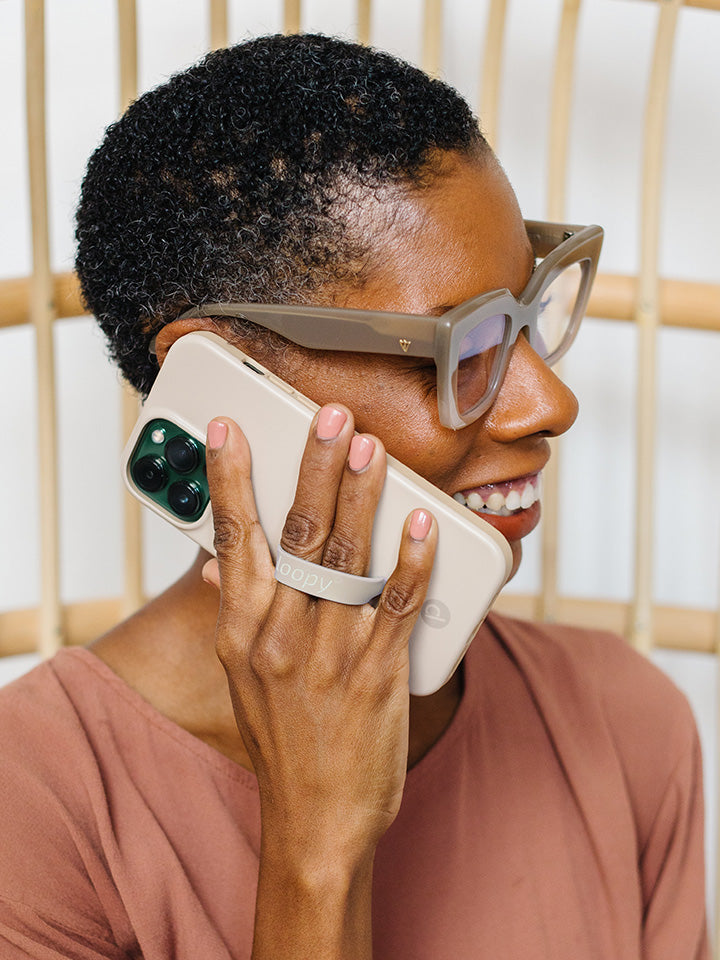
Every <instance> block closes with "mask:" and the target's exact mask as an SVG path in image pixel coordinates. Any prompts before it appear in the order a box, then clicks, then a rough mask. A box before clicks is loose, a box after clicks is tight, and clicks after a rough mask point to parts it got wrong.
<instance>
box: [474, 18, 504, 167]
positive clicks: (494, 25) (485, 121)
mask: <svg viewBox="0 0 720 960" xmlns="http://www.w3.org/2000/svg"><path fill="white" fill-rule="evenodd" d="M506 22H507V0H490V6H489V8H488V14H487V23H486V26H485V44H484V50H483V57H482V70H481V74H480V95H479V98H478V102H479V104H480V108H479V109H480V128H481V130H482V132H483V134H484V136H485V139H486V140H487V142H488V143H489V144H490V146H491V147H493V149H494V148H495V147H496V146H497V137H498V113H499V104H500V76H501V73H502V57H503V41H504V38H505V24H506Z"/></svg>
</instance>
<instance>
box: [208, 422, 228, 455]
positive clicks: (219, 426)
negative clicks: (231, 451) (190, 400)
mask: <svg viewBox="0 0 720 960" xmlns="http://www.w3.org/2000/svg"><path fill="white" fill-rule="evenodd" d="M227 429H228V428H227V424H226V423H223V422H222V420H211V421H210V423H209V424H208V428H207V445H208V447H210V449H211V450H219V449H220V447H221V446H222V445H223V444H224V443H225V437H227Z"/></svg>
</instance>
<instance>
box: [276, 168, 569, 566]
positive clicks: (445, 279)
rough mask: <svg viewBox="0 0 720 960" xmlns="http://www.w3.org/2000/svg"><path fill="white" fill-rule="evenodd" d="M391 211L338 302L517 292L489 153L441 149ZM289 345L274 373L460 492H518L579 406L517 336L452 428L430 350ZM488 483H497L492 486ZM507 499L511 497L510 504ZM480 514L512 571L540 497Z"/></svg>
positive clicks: (509, 233) (518, 280) (521, 241)
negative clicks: (434, 175) (485, 395)
mask: <svg viewBox="0 0 720 960" xmlns="http://www.w3.org/2000/svg"><path fill="white" fill-rule="evenodd" d="M392 213H393V216H392V218H388V224H387V225H386V226H384V227H382V228H380V229H376V236H377V237H378V239H376V241H375V242H374V244H373V248H372V254H371V267H370V270H369V271H368V279H367V280H366V281H365V282H364V283H363V284H362V286H357V287H354V288H352V289H350V288H344V289H342V290H340V291H339V292H338V293H337V295H336V296H334V297H333V303H334V304H336V305H338V306H344V307H360V308H366V309H373V310H392V311H399V312H403V313H418V314H428V315H439V314H442V313H444V312H445V311H446V310H448V309H449V308H450V307H454V306H455V305H456V304H459V303H462V302H463V301H464V300H468V299H469V298H470V297H474V296H477V295H478V294H481V293H486V292H488V291H490V290H496V289H500V288H505V287H506V288H508V289H509V290H510V291H511V292H512V293H513V294H515V295H516V296H517V295H519V294H520V293H521V291H522V290H523V288H524V287H525V285H526V283H527V282H528V279H529V277H530V274H531V272H532V268H533V255H532V251H531V247H530V243H529V241H528V238H527V234H526V232H525V228H524V225H523V220H522V216H521V214H520V210H519V208H518V204H517V200H516V198H515V195H514V193H513V191H512V188H511V187H510V184H509V183H508V180H507V178H506V177H505V174H504V173H503V172H502V170H501V169H500V167H499V165H498V164H497V162H496V161H494V159H492V158H490V159H489V160H487V161H485V162H482V161H471V160H467V159H459V158H457V157H455V156H454V155H448V156H447V157H446V160H445V162H444V173H443V175H442V176H441V177H439V178H438V179H436V180H435V181H434V182H433V184H432V185H431V186H429V187H427V188H426V189H423V190H418V191H412V192H410V191H405V192H404V193H403V196H402V200H400V201H398V202H397V205H396V206H395V207H394V209H393V211H392ZM291 357H294V359H291V360H290V361H289V366H290V368H291V369H285V370H283V371H282V375H283V376H285V377H286V379H289V380H290V381H291V382H292V383H293V385H294V386H296V387H297V388H298V389H299V390H300V391H301V392H302V393H304V394H305V395H306V396H309V397H311V398H312V399H313V400H315V401H316V402H317V403H319V404H323V403H328V402H333V401H339V402H342V403H344V404H346V405H347V406H348V407H350V409H351V410H352V411H353V413H354V415H355V425H356V429H357V430H359V431H361V432H366V433H372V434H374V435H376V436H378V437H379V438H380V439H381V440H382V442H383V443H384V445H385V447H386V449H387V451H388V453H390V454H392V456H394V457H396V458H397V459H398V460H400V461H401V462H403V463H405V464H407V466H409V467H411V468H412V469H413V470H415V471H416V472H417V473H419V474H421V475H422V476H423V477H425V478H426V479H427V480H429V481H430V482H431V483H433V484H434V485H435V486H437V487H439V488H440V489H441V490H444V491H445V492H446V493H448V494H450V495H451V496H452V495H455V494H458V493H461V494H462V495H463V497H464V498H465V499H466V500H467V498H468V497H469V495H470V494H471V493H472V492H475V493H479V494H480V495H482V494H485V498H487V496H488V493H489V492H495V493H500V494H503V495H508V494H511V493H512V492H513V491H516V492H517V494H518V495H519V496H522V494H523V493H524V492H525V490H526V487H527V485H528V478H534V477H535V476H536V475H537V474H538V473H539V471H541V470H542V468H543V467H544V465H545V463H546V462H547V460H548V457H549V455H550V451H549V446H548V442H547V438H548V437H551V436H557V435H558V434H561V433H564V431H565V430H567V429H568V428H569V427H570V426H571V425H572V423H573V421H574V420H575V417H576V415H577V401H576V399H575V396H574V395H573V394H572V392H571V391H570V390H569V389H568V388H567V387H566V386H565V385H564V384H563V383H562V382H561V381H560V380H558V378H557V377H556V376H555V374H554V373H553V372H552V370H551V369H550V368H549V367H548V366H546V364H545V363H544V362H543V361H542V360H541V359H540V358H539V357H538V355H537V354H536V353H535V352H534V351H533V350H532V348H531V347H530V345H529V344H528V342H527V340H526V339H525V338H524V337H519V338H518V340H517V342H516V344H515V346H514V348H513V353H512V356H511V359H510V364H509V366H508V370H507V374H506V376H505V380H504V382H503V384H502V387H501V390H500V393H499V394H498V397H497V399H496V401H495V403H494V405H493V406H492V407H491V408H490V410H488V412H487V413H486V414H485V415H484V416H483V417H481V418H480V419H479V420H477V421H476V422H475V423H473V424H471V425H470V426H467V427H465V428H463V429H462V430H458V431H453V430H449V429H447V428H446V427H443V426H442V424H441V423H440V420H439V418H438V410H437V398H436V389H435V366H434V364H433V361H432V360H427V361H426V360H424V359H419V358H410V357H380V356H373V355H369V354H350V353H347V354H345V353H343V354H337V353H335V354H333V353H332V352H314V351H305V350H303V351H301V352H299V353H298V354H291ZM493 484H502V485H503V486H502V487H500V489H499V490H497V489H495V490H491V491H488V490H487V486H488V485H493ZM508 485H509V486H508ZM532 487H533V484H532V483H531V490H530V491H529V492H528V493H526V500H525V502H526V503H527V502H528V500H529V499H530V498H531V494H532ZM471 502H473V503H477V499H476V498H473V500H472V501H471ZM493 503H495V504H497V503H498V500H497V498H495V500H494V501H493ZM515 503H516V500H515V499H514V498H511V500H510V505H509V506H510V508H511V507H513V506H514V505H515ZM468 509H470V507H468ZM507 509H509V508H508V507H506V510H505V512H507ZM482 516H484V517H485V519H487V520H488V521H489V522H490V523H492V525H493V526H494V527H496V528H497V529H498V530H499V531H500V532H501V533H502V534H503V535H504V536H505V537H506V538H507V539H508V540H509V541H510V544H511V546H512V549H513V557H514V569H513V572H514V570H515V569H517V565H518V563H519V561H520V556H521V547H520V539H521V538H522V537H524V536H526V534H528V533H529V532H530V531H531V530H532V529H533V528H534V527H535V526H536V525H537V523H538V521H539V519H540V503H539V501H537V502H535V503H534V504H533V505H531V506H529V507H526V508H525V509H523V508H522V507H521V508H520V509H513V510H512V512H511V514H510V515H509V516H492V515H487V514H485V513H483V514H482Z"/></svg>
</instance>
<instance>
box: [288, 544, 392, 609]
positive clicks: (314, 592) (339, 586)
mask: <svg viewBox="0 0 720 960" xmlns="http://www.w3.org/2000/svg"><path fill="white" fill-rule="evenodd" d="M275 579H276V580H277V581H278V582H279V583H284V584H285V585H286V586H288V587H293V589H295V590H299V591H300V592H301V593H307V594H309V595H310V596H311V597H320V598H321V599H323V600H334V601H335V603H347V604H351V605H353V606H357V605H359V604H361V603H369V601H370V600H372V599H373V597H377V596H378V594H380V593H382V591H383V587H384V586H385V580H384V578H383V577H357V576H355V575H354V574H352V573H343V572H342V571H340V570H333V569H332V568H331V567H323V566H322V565H321V564H319V563H311V562H310V561H309V560H303V559H301V558H300V557H295V556H293V555H292V554H291V553H286V552H285V551H284V550H283V549H282V547H278V552H277V561H276V562H275Z"/></svg>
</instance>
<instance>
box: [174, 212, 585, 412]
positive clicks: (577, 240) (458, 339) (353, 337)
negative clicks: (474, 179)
mask: <svg viewBox="0 0 720 960" xmlns="http://www.w3.org/2000/svg"><path fill="white" fill-rule="evenodd" d="M525 228H526V230H527V234H528V237H529V239H530V243H531V245H532V249H533V254H534V255H535V259H536V267H535V270H534V272H533V274H532V276H531V277H530V280H529V282H528V284H527V286H526V287H525V289H524V290H523V292H522V293H521V294H520V296H519V297H518V298H517V299H516V298H515V297H514V296H513V295H512V294H511V293H510V291H509V290H494V291H491V292H490V293H484V294H481V295H480V296H477V297H473V298H472V299H471V300H466V301H465V302H464V303H461V304H458V306H456V307H453V308H452V309H450V310H448V311H447V312H446V313H444V314H443V315H442V316H440V317H424V316H419V315H417V314H404V313H389V312H382V311H377V310H357V309H346V308H342V309H340V308H338V309H335V308H333V307H306V306H294V305H292V304H289V305H287V306H286V305H284V304H276V305H268V304H258V303H204V304H201V305H197V306H194V307H191V308H190V309H189V310H186V311H185V312H184V313H183V314H181V316H180V317H179V318H178V319H180V320H186V319H189V318H191V317H198V318H199V317H238V318H242V319H246V320H249V321H251V322H253V323H257V324H258V325H259V326H261V327H266V328H267V329H269V330H273V331H275V333H279V334H281V335H282V336H283V337H285V338H286V339H288V340H291V341H292V342H293V343H296V344H298V345H300V346H303V347H310V348H312V349H316V350H346V351H351V352H356V353H379V354H390V355H399V356H407V357H432V358H434V360H435V366H436V369H437V387H438V392H437V396H438V410H439V414H440V421H441V423H442V424H443V425H444V426H446V427H449V428H450V429H452V430H459V429H460V428H462V427H465V426H467V425H468V424H470V423H472V422H473V421H474V420H477V418H478V417H480V416H482V414H483V413H485V411H486V410H488V409H489V408H490V407H491V406H492V404H493V402H494V400H495V398H496V396H497V394H498V391H499V390H500V386H501V384H502V381H503V377H504V375H505V371H506V370H507V365H508V362H509V360H510V353H511V350H512V347H513V344H514V343H515V341H516V340H517V338H518V336H519V334H520V333H521V332H522V331H525V330H527V338H528V341H529V343H530V345H531V346H532V348H533V349H534V350H535V351H536V352H537V353H538V355H539V356H540V357H542V359H543V360H545V362H546V363H547V364H549V365H551V364H553V363H555V362H556V361H557V360H559V359H560V357H562V356H563V354H564V353H565V352H566V351H567V349H568V347H569V346H570V344H571V343H572V342H573V339H574V338H575V334H576V333H577V329H578V327H579V325H580V320H581V319H582V316H583V313H584V312H585V307H586V306H587V301H588V297H589V295H590V288H591V286H592V282H593V279H594V277H595V273H596V271H597V264H598V258H599V256H600V248H601V246H602V240H603V231H602V228H601V227H598V226H589V227H581V226H574V225H571V224H559V223H543V222H541V221H536V220H526V221H525Z"/></svg>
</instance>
